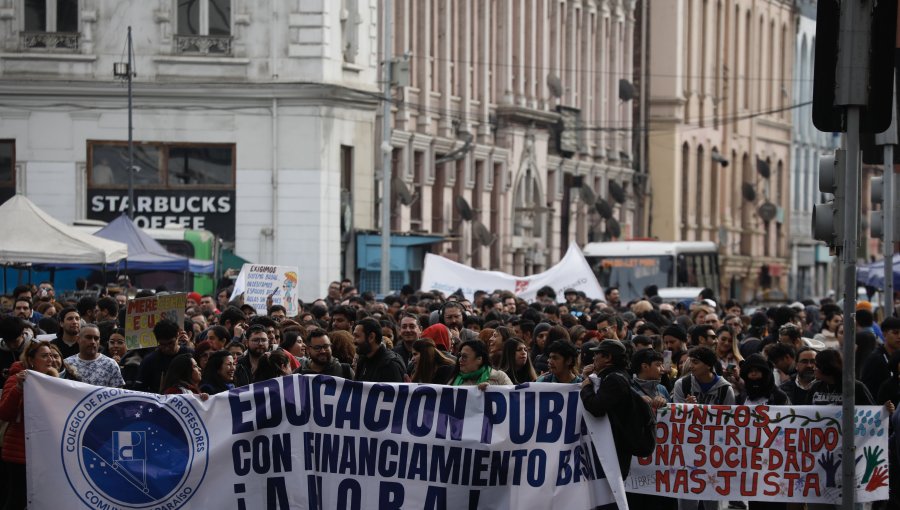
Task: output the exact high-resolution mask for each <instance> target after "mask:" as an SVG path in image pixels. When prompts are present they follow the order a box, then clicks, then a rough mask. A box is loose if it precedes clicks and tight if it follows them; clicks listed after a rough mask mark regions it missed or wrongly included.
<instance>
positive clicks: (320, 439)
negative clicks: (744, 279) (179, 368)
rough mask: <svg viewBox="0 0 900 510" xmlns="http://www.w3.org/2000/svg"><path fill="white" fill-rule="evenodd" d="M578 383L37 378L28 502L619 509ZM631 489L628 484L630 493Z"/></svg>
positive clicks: (28, 392)
mask: <svg viewBox="0 0 900 510" xmlns="http://www.w3.org/2000/svg"><path fill="white" fill-rule="evenodd" d="M578 389H579V388H578V386H576V385H572V386H568V385H551V384H537V385H531V386H530V387H520V388H518V389H517V388H514V387H493V386H492V387H489V388H488V390H487V391H481V390H478V389H477V388H475V387H465V388H461V387H450V386H431V385H414V384H370V383H360V382H355V381H345V380H342V379H337V378H332V377H328V376H316V377H312V376H299V375H295V376H288V377H283V378H278V379H272V380H269V381H264V382H260V383H256V384H254V385H251V386H247V387H242V388H238V389H236V390H232V391H231V392H229V393H223V394H219V395H215V396H212V397H210V398H209V400H208V401H206V402H202V401H201V400H200V399H199V398H198V397H196V396H194V395H171V396H162V395H155V394H149V393H138V392H131V391H126V390H121V389H113V388H102V387H96V386H89V385H85V384H81V383H76V382H71V381H66V380H62V379H58V378H51V377H48V376H44V375H41V374H38V373H36V372H31V373H29V377H28V379H27V381H26V383H25V425H26V430H27V432H26V451H27V459H28V461H27V464H26V471H27V477H28V506H29V508H74V506H75V503H74V502H76V501H80V502H81V503H83V504H84V505H85V506H87V507H88V508H97V509H100V508H129V509H157V508H165V509H167V510H170V509H177V508H197V509H200V508H204V509H205V508H260V509H262V508H265V509H287V508H292V509H297V508H300V509H307V508H309V509H313V508H321V509H335V508H380V509H399V508H416V509H420V508H421V509H449V508H454V509H455V508H470V509H477V508H480V509H488V508H490V509H517V510H518V509H525V510H527V509H535V510H546V509H560V510H573V509H592V508H595V507H597V506H607V505H614V503H613V501H614V500H615V498H614V496H613V493H612V491H611V489H610V485H609V483H608V482H607V480H606V478H605V476H604V474H603V473H604V469H602V468H601V465H603V466H606V465H609V464H611V465H613V466H615V465H616V460H615V459H616V456H615V448H614V446H613V443H612V435H611V432H610V429H609V424H608V421H607V420H605V419H604V420H602V421H599V422H598V421H596V419H594V418H593V417H589V418H590V419H591V423H592V424H591V426H590V428H591V430H592V431H593V434H589V433H588V432H587V427H586V426H585V423H584V422H583V421H582V409H583V408H582V406H581V403H580V402H581V401H580V398H579V392H578ZM591 438H593V442H592V439H591ZM595 444H596V445H597V446H596V447H595ZM615 470H616V471H618V467H615ZM606 472H609V471H608V470H607V471H606ZM611 476H612V475H611ZM621 487H622V486H621V478H619V490H617V493H618V494H617V495H619V496H622V495H623V493H622V492H621ZM48 489H50V490H48ZM622 505H623V506H621V508H625V506H624V501H622ZM611 508H615V507H614V506H612V507H611Z"/></svg>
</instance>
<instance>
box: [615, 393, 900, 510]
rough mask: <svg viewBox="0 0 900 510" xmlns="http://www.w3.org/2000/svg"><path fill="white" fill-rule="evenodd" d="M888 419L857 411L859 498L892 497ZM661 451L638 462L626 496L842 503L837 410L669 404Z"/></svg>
mask: <svg viewBox="0 0 900 510" xmlns="http://www.w3.org/2000/svg"><path fill="white" fill-rule="evenodd" d="M888 419H889V416H888V415H886V414H885V411H884V408H882V407H876V406H858V407H856V417H855V423H856V426H855V428H854V429H853V433H854V434H855V436H856V439H855V444H856V451H857V452H858V453H859V456H858V457H857V459H856V486H855V487H854V490H856V500H857V501H859V502H867V501H878V500H883V499H887V497H888V448H887V446H888ZM656 441H657V445H656V452H655V453H654V454H653V455H652V456H651V457H648V458H637V457H635V458H634V459H633V461H632V464H631V469H630V472H629V477H628V479H626V480H625V487H626V490H627V491H628V492H641V493H645V494H658V495H662V496H670V497H675V498H681V499H702V500H720V501H734V500H738V499H741V500H751V501H787V502H796V503H802V502H807V503H829V504H834V505H840V503H841V462H842V459H841V407H840V406H765V405H758V406H704V405H695V404H669V405H668V406H665V407H661V408H660V409H659V411H658V412H657V428H656Z"/></svg>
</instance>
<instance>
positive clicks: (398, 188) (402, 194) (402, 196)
mask: <svg viewBox="0 0 900 510" xmlns="http://www.w3.org/2000/svg"><path fill="white" fill-rule="evenodd" d="M391 190H393V191H394V194H396V195H397V199H398V200H399V201H400V203H401V204H403V205H412V203H413V202H415V201H416V198H418V197H417V196H416V194H415V193H411V192H410V191H409V188H408V187H407V186H406V183H405V182H403V179H400V178H399V177H394V178H393V179H391Z"/></svg>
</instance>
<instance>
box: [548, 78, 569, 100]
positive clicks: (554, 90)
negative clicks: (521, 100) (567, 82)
mask: <svg viewBox="0 0 900 510" xmlns="http://www.w3.org/2000/svg"><path fill="white" fill-rule="evenodd" d="M547 88H548V89H550V93H551V94H553V97H562V95H563V92H565V89H564V88H563V84H562V80H560V79H559V76H556V75H555V74H553V73H549V74H548V75H547Z"/></svg>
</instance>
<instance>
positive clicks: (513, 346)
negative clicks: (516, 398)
mask: <svg viewBox="0 0 900 510" xmlns="http://www.w3.org/2000/svg"><path fill="white" fill-rule="evenodd" d="M499 368H500V370H502V371H503V372H504V373H505V374H506V375H508V376H509V380H510V381H512V383H513V384H522V383H527V382H534V381H535V380H536V379H537V374H536V373H535V370H534V366H533V365H532V364H531V358H529V357H528V346H527V345H525V342H524V341H523V340H522V339H521V338H515V337H513V338H510V339H509V340H507V341H506V342H504V343H503V353H502V354H501V356H500V365H499Z"/></svg>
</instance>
